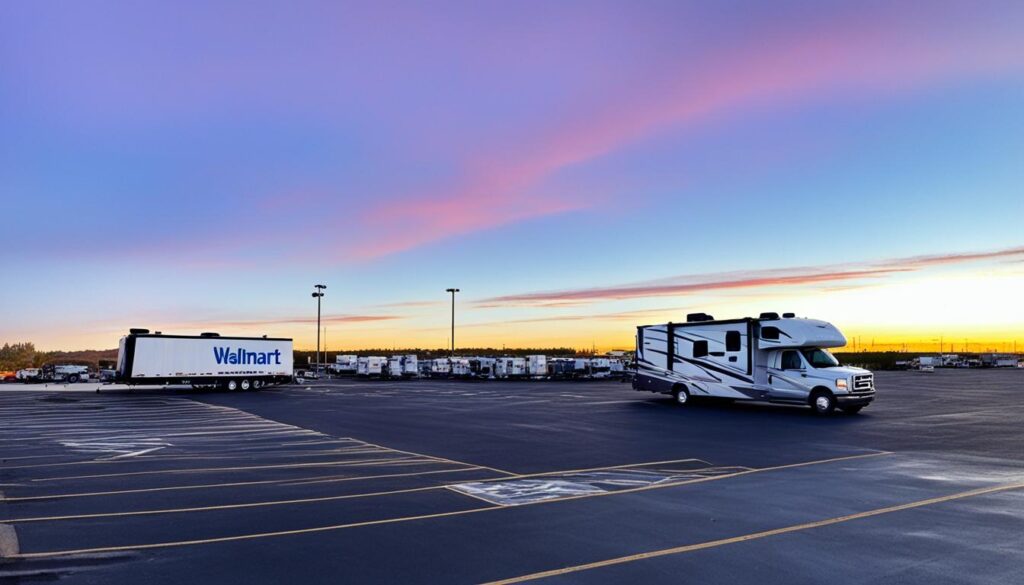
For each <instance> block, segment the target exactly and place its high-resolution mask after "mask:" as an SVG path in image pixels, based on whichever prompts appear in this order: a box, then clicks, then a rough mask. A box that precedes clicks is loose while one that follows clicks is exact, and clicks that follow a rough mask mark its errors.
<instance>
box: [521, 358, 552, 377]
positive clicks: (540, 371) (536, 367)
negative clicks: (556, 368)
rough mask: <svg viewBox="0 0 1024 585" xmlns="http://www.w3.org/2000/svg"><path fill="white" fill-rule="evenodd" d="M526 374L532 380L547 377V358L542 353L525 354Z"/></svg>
mask: <svg viewBox="0 0 1024 585" xmlns="http://www.w3.org/2000/svg"><path fill="white" fill-rule="evenodd" d="M526 375H527V376H529V377H531V378H533V379H534V380H540V379H543V378H547V377H548V358H547V356H543V355H528V356H526Z"/></svg>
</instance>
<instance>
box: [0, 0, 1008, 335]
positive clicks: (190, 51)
mask: <svg viewBox="0 0 1024 585" xmlns="http://www.w3.org/2000/svg"><path fill="white" fill-rule="evenodd" d="M1021 31H1024V2H1020V1H1010V2H977V1H974V2H943V1H941V0H936V1H927V2H892V1H885V2H870V1H867V2H849V3H840V2H821V1H817V0H816V1H808V2H717V1H716V2H711V1H709V2H682V1H665V2H655V1H640V2H636V1H624V2H598V1H586V2H551V1H548V2H532V1H516V2H464V3H456V2H377V1H374V2H365V3H352V2H340V1H330V2H312V1H309V2H217V1H210V0H204V1H195V2H91V1H82V2H45V3H44V2H34V1H8V2H3V3H0V200H2V217H3V225H2V228H0V343H2V342H4V341H11V342H14V341H32V342H34V343H35V344H36V346H37V347H39V348H41V349H85V348H97V349H98V348H110V347H115V346H116V344H117V339H118V337H119V336H120V335H121V334H123V333H124V332H125V331H126V330H127V328H129V327H148V328H150V329H159V330H162V331H164V332H167V333H170V332H175V333H196V332H200V331H219V332H220V333H222V334H263V333H267V334H271V335H280V336H290V337H294V338H295V340H296V346H297V347H302V348H308V347H312V346H313V344H314V343H315V341H314V340H315V334H316V326H315V319H316V302H315V299H313V298H311V297H310V293H311V292H312V285H314V284H316V283H321V282H322V283H324V284H326V285H328V289H327V291H326V292H327V296H326V297H324V315H325V319H324V326H325V327H327V330H328V333H327V336H328V341H329V344H330V348H331V349H332V350H335V349H342V348H347V349H354V348H361V347H380V346H387V347H391V346H397V347H409V346H420V347H441V346H445V345H446V344H447V343H448V335H449V330H448V323H449V321H448V320H449V305H448V302H449V300H448V299H449V297H448V296H447V295H446V293H445V292H444V291H445V289H446V288H448V287H453V286H455V287H459V288H461V289H462V292H461V293H460V294H459V296H458V316H457V319H458V324H459V328H458V330H457V334H456V337H457V340H456V341H457V343H458V344H459V345H461V346H470V345H472V346H496V347H500V346H502V345H506V346H509V347H522V346H553V345H559V346H572V347H588V348H589V347H591V346H592V345H594V346H597V347H598V348H599V349H610V348H615V347H618V348H629V347H631V345H632V343H633V335H634V332H635V326H636V325H638V324H645V323H657V322H664V321H668V320H682V319H685V314H686V313H688V312H696V311H703V312H708V313H712V314H714V315H715V316H716V317H722V318H730V317H742V316H748V315H756V314H757V313H759V312H761V311H778V312H783V311H793V312H796V313H797V314H798V315H801V316H812V317H816V318H821V319H825V320H828V321H831V322H833V323H835V324H836V325H837V326H838V327H840V328H841V329H842V330H843V331H844V332H845V333H846V334H847V336H848V338H850V339H851V342H852V341H853V340H854V339H857V340H858V341H857V343H858V349H860V348H862V347H864V348H867V347H868V346H869V345H871V344H873V345H874V346H875V347H876V348H883V347H886V348H895V347H897V346H901V345H903V344H907V345H908V347H909V348H910V349H938V347H939V340H940V339H941V340H942V343H943V344H944V349H947V350H948V349H950V346H951V345H952V347H953V349H955V350H963V345H964V344H965V343H970V344H971V348H970V349H972V350H981V349H984V348H999V349H1011V348H1012V347H1013V343H1014V341H1016V342H1017V344H1018V349H1021V350H1024V300H1022V299H1024V34H1022V32H1021Z"/></svg>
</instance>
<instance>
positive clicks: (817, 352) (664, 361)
mask: <svg viewBox="0 0 1024 585" xmlns="http://www.w3.org/2000/svg"><path fill="white" fill-rule="evenodd" d="M844 345H846V338H845V337H843V334H842V333H840V332H839V330H838V329H836V327H835V326H833V325H832V324H830V323H826V322H825V321H818V320H815V319H797V318H795V316H794V315H793V314H792V313H786V314H784V315H783V316H782V317H781V318H780V317H779V316H778V314H776V313H762V314H761V316H760V317H759V318H757V319H752V318H744V319H731V320H725V321H716V320H714V318H712V317H711V316H710V315H706V314H704V313H693V314H690V315H688V316H687V319H686V323H665V324H661V325H646V326H641V327H638V328H637V337H636V359H637V373H636V376H635V377H634V379H633V388H635V389H636V390H644V391H651V392H660V393H664V394H671V395H672V396H673V397H674V398H675V400H676V402H677V403H678V404H681V405H685V404H687V403H688V402H689V400H690V398H691V397H697V396H712V397H719V398H730V399H735V400H761V401H767V402H779V403H788V404H804V405H808V406H810V407H811V408H812V409H813V410H814V411H815V412H816V413H818V414H830V413H831V412H832V411H833V410H835V409H836V408H837V407H838V408H840V409H842V410H843V411H845V412H847V413H851V414H852V413H856V412H859V411H860V410H861V409H862V408H864V407H865V406H867V405H868V404H870V403H871V401H872V400H874V398H875V381H874V376H873V375H872V373H871V372H869V371H867V370H864V369H861V368H854V367H845V366H841V365H840V364H839V362H838V361H837V360H836V359H835V358H834V357H833V356H832V354H830V353H829V352H828V350H827V349H826V348H830V347H842V346H844Z"/></svg>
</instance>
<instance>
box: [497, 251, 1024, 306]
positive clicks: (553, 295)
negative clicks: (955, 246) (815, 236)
mask: <svg viewBox="0 0 1024 585" xmlns="http://www.w3.org/2000/svg"><path fill="white" fill-rule="evenodd" d="M1017 257H1024V247H1014V248H1006V249H1001V250H993V251H988V252H971V253H953V254H936V255H929V256H910V257H905V258H893V259H889V260H882V261H878V262H867V263H863V264H860V265H849V264H848V265H826V266H818V267H801V268H781V269H768V270H754V271H750V272H747V273H745V274H744V273H737V272H730V273H725V274H723V273H717V274H687V275H678V276H673V277H670V278H667V279H660V280H657V281H648V282H643V283H634V284H626V285H619V286H611V287H594V288H583V289H570V290H559V291H549V292H534V293H522V294H513V295H504V296H499V297H492V298H488V299H482V300H480V301H479V302H478V303H477V306H478V307H481V308H495V307H502V306H522V305H530V306H544V305H545V304H550V303H558V302H563V301H570V302H574V301H589V302H596V301H604V300H623V299H632V298H643V297H663V296H682V295H689V294H695V293H700V292H708V291H725V290H737V289H755V288H756V289H761V288H772V287H795V286H803V285H808V284H828V283H855V282H857V281H865V280H867V281H870V280H876V279H883V278H886V277H889V276H892V275H895V274H900V273H908V272H916V271H919V270H923V269H925V268H929V267H933V266H940V265H953V264H968V263H974V262H982V261H985V260H998V259H1010V258H1017ZM847 286H851V285H850V284H847Z"/></svg>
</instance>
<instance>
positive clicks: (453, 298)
mask: <svg viewBox="0 0 1024 585" xmlns="http://www.w3.org/2000/svg"><path fill="white" fill-rule="evenodd" d="M445 292H449V293H452V337H451V340H452V353H451V357H455V293H457V292H460V291H459V289H457V288H446V289H445Z"/></svg>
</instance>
